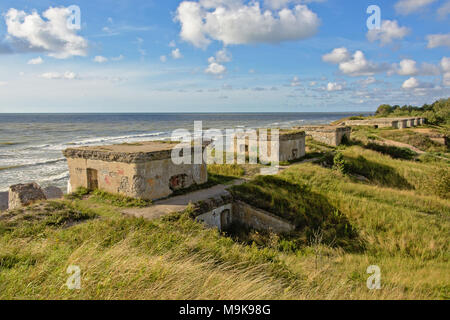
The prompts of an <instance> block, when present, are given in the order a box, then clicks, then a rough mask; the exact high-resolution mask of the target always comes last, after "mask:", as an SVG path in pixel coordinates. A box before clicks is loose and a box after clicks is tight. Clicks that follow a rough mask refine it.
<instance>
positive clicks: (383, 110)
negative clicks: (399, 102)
mask: <svg viewBox="0 0 450 320" xmlns="http://www.w3.org/2000/svg"><path fill="white" fill-rule="evenodd" d="M391 112H392V107H391V106H390V105H388V104H382V105H381V106H379V107H378V109H377V112H376V114H377V115H380V116H387V115H388V114H390V113H391Z"/></svg>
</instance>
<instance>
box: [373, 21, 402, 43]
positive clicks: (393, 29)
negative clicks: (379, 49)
mask: <svg viewBox="0 0 450 320" xmlns="http://www.w3.org/2000/svg"><path fill="white" fill-rule="evenodd" d="M409 32H410V30H409V28H407V27H400V26H399V25H398V22H397V21H395V20H394V21H390V20H384V21H383V22H382V23H381V28H380V29H373V30H369V31H368V32H367V40H369V41H370V42H375V41H380V45H381V46H384V45H386V44H389V43H391V42H393V41H394V40H401V39H403V38H404V37H405V36H406V35H407V34H408V33H409Z"/></svg>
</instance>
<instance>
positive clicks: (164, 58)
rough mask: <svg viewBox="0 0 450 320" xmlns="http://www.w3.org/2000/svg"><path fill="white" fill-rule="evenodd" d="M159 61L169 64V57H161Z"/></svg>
mask: <svg viewBox="0 0 450 320" xmlns="http://www.w3.org/2000/svg"><path fill="white" fill-rule="evenodd" d="M159 60H160V61H161V62H167V57H166V56H160V57H159Z"/></svg>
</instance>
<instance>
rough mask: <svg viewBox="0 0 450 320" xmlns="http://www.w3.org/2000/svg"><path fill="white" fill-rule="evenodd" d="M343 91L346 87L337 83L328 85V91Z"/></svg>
mask: <svg viewBox="0 0 450 320" xmlns="http://www.w3.org/2000/svg"><path fill="white" fill-rule="evenodd" d="M343 89H344V86H343V85H342V84H339V83H337V82H328V84H327V91H341V90H343Z"/></svg>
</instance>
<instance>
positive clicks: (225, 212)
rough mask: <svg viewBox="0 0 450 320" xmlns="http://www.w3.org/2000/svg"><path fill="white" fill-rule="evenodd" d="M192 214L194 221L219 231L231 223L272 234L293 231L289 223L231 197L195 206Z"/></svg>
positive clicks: (292, 226)
mask: <svg viewBox="0 0 450 320" xmlns="http://www.w3.org/2000/svg"><path fill="white" fill-rule="evenodd" d="M194 212H195V215H196V218H195V220H196V221H199V222H203V223H204V224H205V225H207V226H209V227H215V228H218V229H219V230H226V229H227V228H229V227H230V226H231V225H232V224H233V223H238V224H240V225H244V226H247V227H249V228H252V229H255V230H259V231H270V232H274V233H290V232H292V231H294V230H295V226H294V225H293V224H291V223H290V222H288V221H285V220H284V219H282V218H280V217H277V216H276V215H274V214H272V213H270V212H267V211H265V210H262V209H258V208H255V207H253V206H251V205H249V204H247V203H244V202H242V201H235V200H233V198H232V197H231V195H228V196H222V197H221V198H220V199H210V200H208V201H204V202H202V203H200V204H197V205H196V208H195V210H194Z"/></svg>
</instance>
